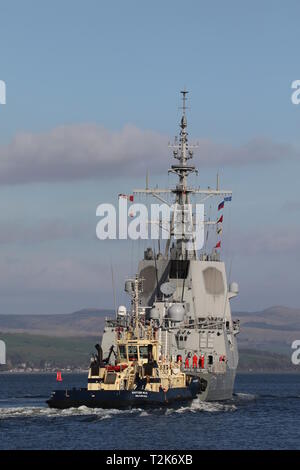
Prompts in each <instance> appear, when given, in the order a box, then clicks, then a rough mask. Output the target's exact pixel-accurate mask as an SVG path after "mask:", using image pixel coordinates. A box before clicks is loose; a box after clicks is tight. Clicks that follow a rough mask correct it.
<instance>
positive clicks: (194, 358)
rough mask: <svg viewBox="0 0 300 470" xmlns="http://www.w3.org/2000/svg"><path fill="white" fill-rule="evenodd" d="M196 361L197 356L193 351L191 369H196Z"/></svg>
mask: <svg viewBox="0 0 300 470" xmlns="http://www.w3.org/2000/svg"><path fill="white" fill-rule="evenodd" d="M197 363H198V357H197V354H196V353H195V354H194V355H193V369H195V368H196V369H197Z"/></svg>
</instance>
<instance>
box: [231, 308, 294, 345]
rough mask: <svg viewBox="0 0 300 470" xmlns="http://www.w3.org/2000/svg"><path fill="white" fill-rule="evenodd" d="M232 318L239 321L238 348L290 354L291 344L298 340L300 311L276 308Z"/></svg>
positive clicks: (238, 313)
mask: <svg viewBox="0 0 300 470" xmlns="http://www.w3.org/2000/svg"><path fill="white" fill-rule="evenodd" d="M233 316H234V318H239V319H240V325H241V332H240V334H239V335H238V342H239V347H240V348H243V349H258V350H264V351H270V352H277V353H283V354H290V353H291V344H292V342H293V341H294V340H295V339H300V309H296V308H288V307H281V306H276V307H270V308H268V309H266V310H263V311H261V312H252V313H250V312H234V314H233Z"/></svg>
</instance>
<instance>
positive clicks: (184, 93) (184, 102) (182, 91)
mask: <svg viewBox="0 0 300 470" xmlns="http://www.w3.org/2000/svg"><path fill="white" fill-rule="evenodd" d="M180 93H181V94H182V108H180V109H182V110H183V114H184V116H185V111H186V109H187V107H186V101H187V96H186V95H187V94H188V91H187V90H186V89H185V88H184V90H181V92H180Z"/></svg>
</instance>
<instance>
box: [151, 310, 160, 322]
mask: <svg viewBox="0 0 300 470" xmlns="http://www.w3.org/2000/svg"><path fill="white" fill-rule="evenodd" d="M149 316H150V318H151V320H159V319H160V312H159V310H158V308H156V307H152V308H151V310H150V315H149Z"/></svg>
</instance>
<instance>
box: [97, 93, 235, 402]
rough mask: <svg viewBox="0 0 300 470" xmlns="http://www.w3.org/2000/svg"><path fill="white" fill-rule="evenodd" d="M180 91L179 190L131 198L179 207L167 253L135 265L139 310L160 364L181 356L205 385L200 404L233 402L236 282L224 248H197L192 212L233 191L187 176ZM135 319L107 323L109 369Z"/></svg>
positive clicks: (175, 170) (122, 315)
mask: <svg viewBox="0 0 300 470" xmlns="http://www.w3.org/2000/svg"><path fill="white" fill-rule="evenodd" d="M181 93H182V98H183V106H182V110H183V112H182V118H181V121H180V135H179V139H177V140H175V142H174V144H172V145H170V147H171V148H172V150H173V156H174V159H175V160H176V163H175V164H173V165H172V166H171V168H170V169H169V172H170V173H171V174H174V175H176V177H177V178H178V181H177V184H176V186H175V187H173V188H171V189H169V188H166V189H160V188H154V189H150V188H148V187H147V188H146V189H136V190H134V194H139V195H146V196H152V197H153V198H155V199H157V200H159V201H160V202H164V203H166V204H170V203H169V201H168V200H167V199H166V197H167V196H173V199H174V201H173V203H174V204H175V206H174V207H175V210H174V211H173V218H172V221H171V224H170V230H169V237H168V239H167V241H166V243H165V248H164V250H163V252H160V251H159V250H158V252H157V253H156V252H155V251H154V250H153V248H152V247H149V248H147V249H146V250H145V252H144V258H143V259H142V260H141V261H140V262H139V264H138V277H139V278H140V279H143V292H142V293H141V295H140V298H139V306H138V311H139V315H142V316H144V323H145V325H151V327H155V329H156V331H157V338H158V353H159V359H160V360H163V359H164V360H166V361H178V358H181V370H182V371H183V372H184V373H188V374H192V375H193V376H195V377H197V378H199V379H200V380H201V384H202V392H203V393H201V399H203V400H225V399H229V398H231V396H232V392H233V387H234V380H235V374H236V369H237V365H238V349H237V341H236V335H237V334H238V332H239V322H238V321H233V319H232V316H231V307H230V300H231V299H232V298H234V297H235V296H236V295H237V294H238V284H237V283H236V282H231V283H230V284H229V285H228V281H227V277H226V271H225V265H224V262H223V261H221V258H220V250H219V247H220V242H219V243H217V244H216V245H215V246H214V247H213V248H212V249H211V250H210V251H208V250H207V244H205V246H204V247H203V248H202V249H200V250H199V249H198V246H197V244H196V236H197V233H196V231H197V230H198V229H199V227H197V225H196V221H195V214H194V213H193V210H192V209H191V207H192V205H191V198H192V197H193V198H198V200H199V203H203V204H204V205H205V204H206V203H207V201H211V199H212V198H219V199H218V201H217V202H219V207H223V206H224V201H225V200H231V196H232V192H231V191H230V190H223V189H220V188H219V182H217V187H216V189H212V188H208V189H202V188H193V187H191V186H189V184H188V178H189V176H190V175H191V174H193V173H196V172H197V169H196V168H195V166H194V165H192V164H191V161H192V158H193V146H191V145H189V143H188V132H187V117H186V98H187V93H188V92H187V91H186V90H184V91H182V92H181ZM147 186H148V185H147ZM219 220H220V219H217V220H215V221H212V220H204V221H203V224H204V226H205V233H206V234H207V233H208V232H207V230H209V229H210V228H211V227H213V228H215V229H216V231H217V230H218V229H219V225H220V224H219V223H218V222H219ZM221 220H222V219H221ZM178 227H179V230H178ZM187 227H189V228H188V229H187ZM205 236H206V235H205ZM125 291H127V292H128V293H129V294H130V293H131V292H130V282H129V283H128V282H127V283H126V284H125ZM135 311H137V310H135ZM130 321H131V320H130V314H128V315H127V310H126V309H125V308H124V307H120V308H119V309H118V312H117V315H116V318H115V319H111V320H107V321H106V325H105V328H104V332H103V337H102V349H103V354H104V356H109V358H110V359H109V360H110V361H111V362H112V363H113V361H114V357H113V354H111V352H112V351H116V350H117V344H116V339H115V331H116V329H119V328H122V327H123V326H124V322H125V323H127V322H130ZM204 389H205V391H204Z"/></svg>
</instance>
